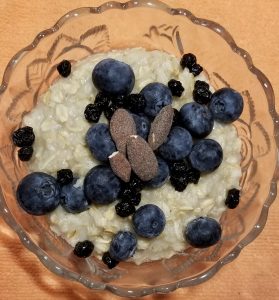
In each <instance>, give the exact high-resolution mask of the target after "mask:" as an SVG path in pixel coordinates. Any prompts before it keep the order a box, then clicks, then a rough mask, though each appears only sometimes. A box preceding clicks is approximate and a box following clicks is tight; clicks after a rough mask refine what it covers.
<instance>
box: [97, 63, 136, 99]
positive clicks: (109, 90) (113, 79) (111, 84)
mask: <svg viewBox="0 0 279 300" xmlns="http://www.w3.org/2000/svg"><path fill="white" fill-rule="evenodd" d="M92 80H93V83H94V85H95V87H96V88H97V89H98V90H100V91H101V92H104V93H106V94H110V95H128V94H130V92H131V91H132V89H133V87H134V84H135V74H134V72H133V70H132V68H131V67H130V66H129V65H127V64H126V63H124V62H121V61H118V60H115V59H112V58H107V59H104V60H102V61H100V62H99V63H98V64H97V65H96V66H95V68H94V70H93V72H92Z"/></svg>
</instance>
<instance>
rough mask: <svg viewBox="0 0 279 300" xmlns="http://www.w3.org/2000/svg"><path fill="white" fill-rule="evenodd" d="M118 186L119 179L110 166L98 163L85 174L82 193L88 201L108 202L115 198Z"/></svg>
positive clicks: (96, 202)
mask: <svg viewBox="0 0 279 300" xmlns="http://www.w3.org/2000/svg"><path fill="white" fill-rule="evenodd" d="M120 186H121V184H120V180H119V179H118V177H117V176H116V175H114V173H113V172H112V170H111V168H110V167H107V166H102V165H99V166H96V167H94V168H92V169H91V170H90V171H89V172H88V173H87V174H86V176H85V179H84V194H85V197H86V198H87V200H88V201H89V203H94V204H109V203H111V202H113V201H114V200H115V199H116V198H117V196H118V193H119V191H120Z"/></svg>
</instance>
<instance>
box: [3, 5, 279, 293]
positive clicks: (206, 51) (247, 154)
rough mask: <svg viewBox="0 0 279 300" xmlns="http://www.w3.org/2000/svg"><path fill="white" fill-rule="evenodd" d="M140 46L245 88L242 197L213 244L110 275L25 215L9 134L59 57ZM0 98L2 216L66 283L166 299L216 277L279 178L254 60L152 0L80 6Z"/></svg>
mask: <svg viewBox="0 0 279 300" xmlns="http://www.w3.org/2000/svg"><path fill="white" fill-rule="evenodd" d="M139 46H140V47H144V48H146V49H159V50H164V51H166V52H169V53H172V54H174V55H176V56H177V57H180V56H181V55H182V54H183V53H187V52H192V53H195V54H196V55H197V57H198V61H199V63H200V64H201V65H202V66H204V67H205V72H206V74H207V76H208V77H209V79H210V82H211V84H212V85H213V87H214V88H221V87H226V86H231V87H233V88H234V89H236V90H238V91H239V92H241V94H242V96H243V98H244V101H245V108H244V112H243V114H242V116H241V119H239V120H238V121H236V122H235V123H234V125H235V126H236V128H237V131H238V134H239V136H240V137H241V140H242V150H241V152H242V162H241V167H242V178H241V189H242V197H241V203H240V205H239V207H238V208H237V209H235V210H228V211H226V212H225V213H224V214H223V215H222V218H221V224H222V227H223V235H222V239H221V241H220V242H219V243H218V244H217V245H215V246H213V247H210V248H208V249H202V250H200V249H193V248H189V249H187V250H185V252H184V253H181V254H179V255H175V256H173V257H172V258H170V259H165V260H161V261H155V262H150V263H144V264H142V265H140V266H136V265H134V264H131V263H121V264H120V265H119V267H117V268H115V269H112V270H108V269H107V268H105V267H104V265H103V264H102V262H100V261H98V260H97V259H96V258H94V257H90V258H87V259H85V260H81V259H78V258H76V257H74V256H73V255H72V248H71V247H70V246H69V245H68V244H67V243H66V242H65V241H63V240H62V239H61V238H59V237H57V236H55V235H54V234H53V233H52V232H51V231H50V229H49V228H48V223H47V219H46V218H45V217H33V216H31V215H28V214H26V213H24V212H23V211H22V210H21V209H20V207H19V206H18V205H17V203H16V200H15V190H16V187H17V184H18V182H19V180H20V179H21V178H22V177H23V176H24V175H26V173H27V172H28V169H27V167H26V164H24V163H22V162H20V161H18V159H17V155H16V149H15V147H14V146H13V145H12V142H11V138H10V136H11V133H12V132H13V131H14V130H15V129H16V128H18V127H19V126H20V123H21V121H22V118H23V116H24V115H25V114H26V113H28V112H29V111H30V110H31V109H32V108H33V107H34V105H36V102H37V99H38V96H39V95H41V94H42V93H44V92H45V91H46V90H47V88H48V87H49V86H50V85H51V84H52V82H53V81H54V80H55V79H56V78H57V72H56V65H57V63H58V62H60V61H61V60H62V59H69V60H71V61H72V62H73V63H74V62H75V61H78V60H80V59H83V58H85V57H86V56H88V55H91V54H93V53H97V52H105V51H109V50H111V49H122V48H131V47H139ZM0 96H1V98H0V101H1V110H0V119H1V128H2V130H1V132H0V139H1V149H0V178H1V180H0V181H1V190H0V193H1V195H0V212H1V215H2V217H3V218H4V220H5V221H6V223H7V224H8V225H10V227H11V228H12V229H13V230H14V231H15V232H16V233H17V234H18V236H19V238H20V240H21V241H22V244H23V245H24V246H25V247H26V248H28V249H29V250H30V251H32V252H33V253H34V254H36V255H37V257H38V258H39V259H40V261H41V262H42V263H43V264H44V265H45V266H46V267H47V268H48V269H49V270H51V271H52V272H54V273H56V274H58V275H60V276H63V277H64V278H66V279H71V280H76V281H78V282H80V283H82V284H83V285H85V286H86V287H88V288H91V289H99V290H108V291H110V292H112V293H114V294H117V295H120V296H125V297H137V296H144V295H148V294H151V293H167V292H170V291H173V290H175V289H177V288H179V287H186V286H191V285H195V284H199V283H201V282H203V281H205V280H207V279H209V278H210V277H212V276H213V275H214V274H216V273H217V272H218V270H219V269H220V268H221V267H222V266H224V265H225V264H227V263H228V262H231V261H232V260H234V259H235V258H236V257H237V256H238V255H239V253H240V251H241V250H242V249H243V247H245V246H246V245H247V244H249V243H250V242H251V241H253V240H254V239H255V238H256V237H257V236H258V234H259V233H260V232H261V231H262V229H263V227H264V225H265V223H266V219H267V215H268V209H269V207H270V205H271V204H272V202H273V201H274V199H275V197H276V186H277V179H278V158H277V150H278V149H277V148H278V124H279V118H278V115H277V113H276V111H275V107H274V93H273V89H272V87H271V85H270V82H269V80H268V79H267V78H266V77H265V75H264V74H263V73H262V72H261V71H260V70H258V69H257V68H256V67H255V66H254V65H253V62H252V59H251V57H250V55H249V54H248V53H247V52H246V51H245V50H243V49H241V48H239V47H238V46H237V45H236V43H235V41H234V39H233V38H232V36H231V35H230V34H229V33H228V32H227V31H226V30H225V29H224V28H223V27H222V26H221V25H219V24H217V23H215V22H212V21H208V20H205V19H199V18H196V17H195V16H193V14H192V13H191V12H189V11H188V10H186V9H174V8H171V7H169V6H168V5H166V4H164V3H162V2H159V1H155V0H147V1H129V2H127V3H118V2H108V3H104V4H103V5H101V6H100V7H84V8H78V9H76V10H73V11H71V12H69V13H67V14H66V15H65V16H63V17H62V18H61V19H59V20H58V22H57V23H56V24H55V25H54V26H53V27H52V28H50V29H47V30H45V31H42V32H41V33H39V34H38V35H37V36H36V37H35V39H34V41H33V42H32V43H31V44H30V45H28V46H27V47H25V48H24V49H22V50H20V51H19V52H18V53H17V54H16V55H15V56H14V57H13V58H12V59H11V60H10V62H9V64H8V66H7V68H6V70H5V73H4V77H3V82H2V85H1V86H0ZM232 142H233V141H232ZM212 188H214V187H212Z"/></svg>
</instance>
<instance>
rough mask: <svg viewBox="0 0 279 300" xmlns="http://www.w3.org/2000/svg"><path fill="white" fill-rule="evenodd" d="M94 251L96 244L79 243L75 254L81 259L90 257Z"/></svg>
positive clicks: (88, 242) (86, 241)
mask: <svg viewBox="0 0 279 300" xmlns="http://www.w3.org/2000/svg"><path fill="white" fill-rule="evenodd" d="M93 250H94V244H93V243H92V242H90V241H88V240H85V241H82V242H78V243H77V244H76V246H75V249H74V254H75V255H76V256H78V257H80V258H86V257H89V256H90V255H91V254H92V252H93Z"/></svg>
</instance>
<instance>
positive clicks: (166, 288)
mask: <svg viewBox="0 0 279 300" xmlns="http://www.w3.org/2000/svg"><path fill="white" fill-rule="evenodd" d="M137 7H148V8H155V9H159V10H162V11H165V12H166V13H168V14H170V15H181V16H185V17H186V18H188V19H189V20H190V21H191V22H193V23H195V24H196V25H200V26H204V27H207V28H209V29H211V30H212V31H214V32H216V33H217V34H218V35H219V36H221V37H222V38H223V39H224V40H225V41H226V42H227V43H228V44H229V46H230V47H231V49H232V51H234V52H236V53H237V54H238V55H239V56H241V57H242V58H243V60H244V61H245V62H246V64H247V67H248V69H249V70H250V72H252V73H253V74H255V75H256V77H257V79H258V80H259V82H260V84H261V85H262V88H263V90H264V92H265V95H266V98H267V101H268V107H269V112H270V115H271V116H272V119H273V124H274V139H275V142H276V145H277V149H278V145H279V138H278V134H279V130H278V129H279V116H278V114H277V112H276V110H275V97H274V92H273V88H272V86H271V84H270V82H269V80H268V79H267V77H266V76H265V75H264V74H263V73H262V72H261V71H260V70H259V69H257V68H256V67H255V66H254V65H253V61H252V58H251V56H250V55H249V53H248V52H247V51H245V50H244V49H242V48H239V47H238V46H237V45H236V43H235V41H234V39H233V37H232V36H231V35H230V33H229V32H228V31H227V30H226V29H225V28H224V27H222V26H221V25H219V24H218V23H215V22H213V21H209V20H206V19H201V18H196V17H195V16H194V15H193V14H192V13H191V12H190V11H188V10H186V9H182V8H176V9H175V8H171V7H169V6H168V5H167V4H165V3H163V2H160V1H157V0H142V1H140V0H139V1H129V2H126V3H119V2H106V3H104V4H103V5H101V6H99V7H82V8H78V9H75V10H72V11H70V12H68V13H67V14H65V15H64V16H63V17H62V18H60V19H59V20H58V21H57V23H56V24H55V25H54V26H53V27H52V28H49V29H47V30H44V31H42V32H40V33H39V34H38V35H37V36H36V37H35V39H34V40H33V42H32V43H31V44H30V45H28V46H27V47H25V48H23V49H22V50H20V51H19V52H18V53H17V54H15V55H14V57H13V58H12V59H11V60H10V61H9V63H8V65H7V67H6V69H5V72H4V75H3V80H2V84H1V86H0V96H1V94H3V93H4V91H5V90H6V88H7V86H8V84H9V80H10V77H11V76H12V73H13V69H14V67H15V66H16V65H17V63H18V61H19V60H20V59H21V56H22V55H23V54H24V53H25V52H30V51H32V50H33V49H34V48H36V47H37V45H38V44H39V43H40V41H41V40H42V39H44V37H46V36H48V35H51V34H52V33H54V32H56V31H57V30H58V29H60V28H61V27H62V26H63V24H64V23H66V22H67V21H68V20H69V19H71V18H72V17H75V16H77V15H81V14H99V13H102V12H104V11H106V10H109V9H122V10H126V9H131V8H137ZM278 165H279V164H278V160H277V166H276V169H275V172H274V174H273V178H272V180H271V183H270V189H269V196H268V197H267V199H266V200H265V203H264V205H263V207H262V211H261V214H260V217H259V219H258V221H257V222H256V224H255V225H254V227H253V229H252V230H251V231H250V232H249V233H248V235H247V236H246V237H245V238H244V239H242V241H240V242H239V243H238V244H237V245H236V246H235V248H234V249H233V250H232V251H231V252H230V253H229V254H228V255H227V256H225V257H224V258H222V259H220V260H219V261H218V262H217V263H216V264H215V265H214V266H213V267H212V268H211V269H209V270H207V271H206V272H204V273H202V274H199V275H198V276H194V277H191V278H188V279H181V280H179V281H177V282H175V283H170V284H166V285H160V286H154V287H152V288H142V289H129V290H126V289H122V288H118V287H116V286H113V285H110V284H100V283H94V282H91V281H89V280H88V279H86V278H83V277H82V276H80V275H79V274H77V273H74V272H70V271H68V270H66V269H63V267H62V266H59V265H57V263H56V262H55V261H53V260H52V259H51V258H50V257H48V256H46V255H45V253H44V252H43V251H42V250H41V249H40V248H39V247H38V246H37V245H35V244H34V243H33V242H32V240H31V239H30V238H29V237H28V235H27V234H26V233H25V232H24V231H23V230H22V228H21V227H20V226H19V224H17V223H16V222H15V220H14V218H13V217H12V215H11V213H10V212H9V210H8V209H7V207H6V206H5V204H4V201H3V199H4V198H3V194H2V190H0V214H1V215H2V217H3V219H4V220H5V222H6V223H7V224H8V225H9V226H10V227H11V228H12V229H13V230H14V231H15V232H16V233H17V235H18V236H19V238H20V240H21V242H22V244H23V245H24V246H25V247H26V248H27V249H29V250H30V251H31V252H33V253H34V254H35V255H36V256H37V257H38V258H39V259H40V261H41V262H42V263H43V264H44V265H45V266H46V267H47V268H48V269H49V270H50V271H52V272H53V273H55V274H57V275H60V276H62V277H64V278H66V279H72V280H75V281H78V282H80V283H82V284H83V285H85V286H86V287H88V288H91V289H99V290H104V289H106V290H109V291H110V292H112V293H114V294H117V295H119V296H124V297H139V296H145V295H148V294H152V293H168V292H171V291H174V290H175V289H177V288H179V287H187V286H192V285H196V284H199V283H202V282H204V281H206V280H208V279H209V278H211V277H212V276H213V275H214V274H216V273H217V271H218V270H219V269H221V267H222V266H224V265H226V264H227V263H229V262H231V261H233V260H234V259H235V258H236V257H237V256H238V255H239V254H240V252H241V250H242V249H243V248H244V247H245V246H246V245H248V244H249V243H251V242H252V241H253V240H254V239H255V238H256V237H257V236H258V235H259V234H260V233H261V231H262V230H263V228H264V226H265V224H266V220H267V216H268V210H269V207H270V205H271V204H272V203H273V201H274V200H275V198H276V195H277V180H278V178H279V168H278Z"/></svg>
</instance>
